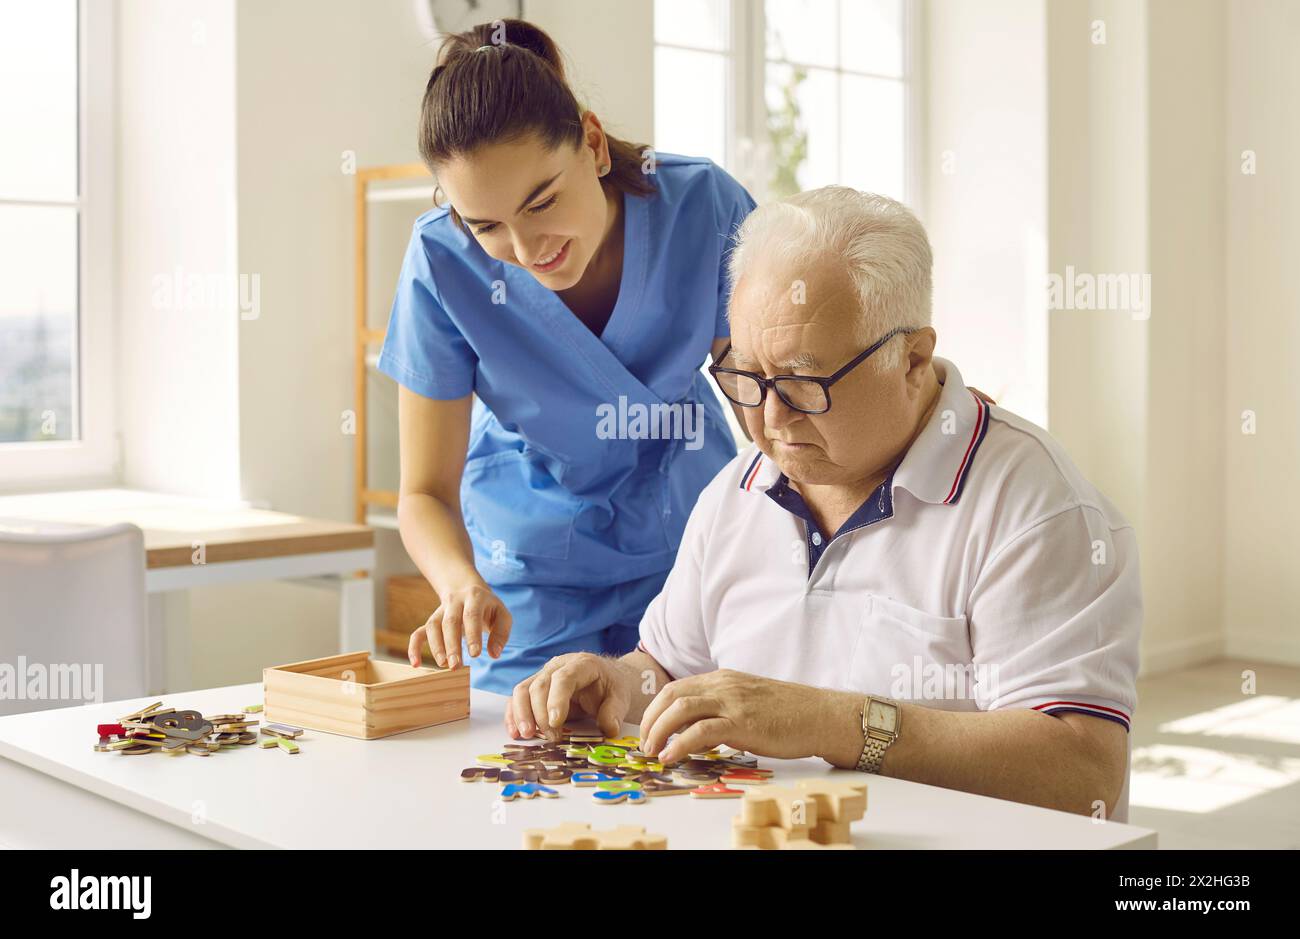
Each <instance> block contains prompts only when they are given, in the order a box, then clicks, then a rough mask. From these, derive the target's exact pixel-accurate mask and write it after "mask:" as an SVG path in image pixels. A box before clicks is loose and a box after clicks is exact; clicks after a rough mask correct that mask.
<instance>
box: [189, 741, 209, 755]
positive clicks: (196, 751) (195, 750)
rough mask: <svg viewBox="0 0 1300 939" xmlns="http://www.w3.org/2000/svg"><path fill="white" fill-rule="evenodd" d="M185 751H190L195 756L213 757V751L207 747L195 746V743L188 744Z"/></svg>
mask: <svg viewBox="0 0 1300 939" xmlns="http://www.w3.org/2000/svg"><path fill="white" fill-rule="evenodd" d="M185 749H186V751H188V752H189V753H191V754H193V755H194V756H211V755H212V751H211V750H209V749H208V748H207V747H206V746H202V745H200V744H195V743H191V744H186V746H185Z"/></svg>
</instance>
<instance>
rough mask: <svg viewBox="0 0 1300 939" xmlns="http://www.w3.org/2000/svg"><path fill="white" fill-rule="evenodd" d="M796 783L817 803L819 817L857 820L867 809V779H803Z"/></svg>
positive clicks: (833, 819)
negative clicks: (843, 780)
mask: <svg viewBox="0 0 1300 939" xmlns="http://www.w3.org/2000/svg"><path fill="white" fill-rule="evenodd" d="M795 785H796V786H797V787H798V788H799V789H800V790H801V791H802V792H803V794H804V797H805V798H809V799H813V800H814V801H816V803H817V817H818V819H825V818H829V819H831V820H832V821H836V822H843V821H849V822H855V821H857V820H858V819H860V818H861V817H862V816H863V815H864V814H866V811H867V783H866V780H862V781H860V782H859V781H856V780H855V781H853V782H847V781H845V782H840V781H837V780H833V779H801V780H799V781H798V782H797V783H795Z"/></svg>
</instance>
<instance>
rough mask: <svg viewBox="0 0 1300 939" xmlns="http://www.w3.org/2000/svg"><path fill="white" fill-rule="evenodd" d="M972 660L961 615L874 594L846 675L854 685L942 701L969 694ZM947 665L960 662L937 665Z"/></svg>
mask: <svg viewBox="0 0 1300 939" xmlns="http://www.w3.org/2000/svg"><path fill="white" fill-rule="evenodd" d="M918 658H919V662H918ZM970 661H971V647H970V630H969V629H968V627H967V623H966V618H965V617H951V616H935V615H933V614H932V613H926V612H924V611H922V610H918V609H916V608H915V607H911V606H907V605H906V604H904V603H899V602H898V601H897V600H893V599H890V598H888V597H882V596H877V595H874V594H872V595H869V596H868V598H867V609H866V612H865V613H864V614H863V617H862V626H861V630H860V634H859V636H858V641H857V644H856V645H855V647H854V650H853V655H852V657H851V659H850V663H849V676H848V677H849V681H850V683H851V685H852V687H853V688H854V690H861V691H864V692H873V693H875V694H883V695H887V696H891V697H897V698H901V699H903V700H922V699H925V700H932V699H933V701H934V705H935V706H937V707H943V702H944V701H950V700H954V699H965V698H969V697H971V696H972V695H973V691H972V688H971V686H972V679H973V677H974V676H973V673H972V671H971V670H970V668H969V665H970ZM949 665H954V666H958V668H939V669H936V668H935V666H949ZM918 666H919V667H918Z"/></svg>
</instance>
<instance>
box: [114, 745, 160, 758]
mask: <svg viewBox="0 0 1300 939" xmlns="http://www.w3.org/2000/svg"><path fill="white" fill-rule="evenodd" d="M155 749H157V748H156V747H151V746H148V745H146V744H142V743H136V744H132V745H131V746H129V747H123V748H122V749H121V750H118V751H117V752H118V753H120V754H122V756H140V755H142V754H145V753H153V751H154V750H155Z"/></svg>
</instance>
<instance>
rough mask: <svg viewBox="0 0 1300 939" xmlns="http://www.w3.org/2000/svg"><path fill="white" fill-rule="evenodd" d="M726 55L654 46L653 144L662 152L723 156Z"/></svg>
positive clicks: (719, 159)
mask: <svg viewBox="0 0 1300 939" xmlns="http://www.w3.org/2000/svg"><path fill="white" fill-rule="evenodd" d="M726 72H727V57H726V56H725V55H723V54H721V53H717V52H689V51H686V50H682V49H670V48H664V47H660V48H658V49H655V147H656V149H659V150H663V151H665V152H667V153H681V154H685V155H686V156H706V157H708V158H709V159H711V160H712V161H713V162H714V163H717V164H718V165H719V166H724V165H725V164H726V157H727V99H726V95H727V75H726Z"/></svg>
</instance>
